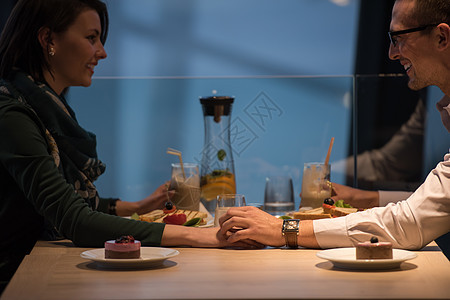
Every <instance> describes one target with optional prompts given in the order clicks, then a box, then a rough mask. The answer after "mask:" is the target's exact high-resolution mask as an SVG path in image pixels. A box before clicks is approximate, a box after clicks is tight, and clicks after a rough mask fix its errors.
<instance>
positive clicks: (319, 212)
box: [294, 207, 331, 220]
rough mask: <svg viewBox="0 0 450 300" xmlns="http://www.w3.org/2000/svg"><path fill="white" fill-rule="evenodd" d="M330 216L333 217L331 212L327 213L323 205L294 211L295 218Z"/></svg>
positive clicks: (307, 218)
mask: <svg viewBox="0 0 450 300" xmlns="http://www.w3.org/2000/svg"><path fill="white" fill-rule="evenodd" d="M329 218H331V214H328V213H325V212H324V211H323V208H322V207H318V208H314V209H310V210H304V211H296V212H294V219H300V220H316V219H329Z"/></svg>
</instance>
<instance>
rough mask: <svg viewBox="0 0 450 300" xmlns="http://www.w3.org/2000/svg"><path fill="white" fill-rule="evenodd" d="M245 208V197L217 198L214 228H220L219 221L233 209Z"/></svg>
mask: <svg viewBox="0 0 450 300" xmlns="http://www.w3.org/2000/svg"><path fill="white" fill-rule="evenodd" d="M238 206H245V196H244V195H241V194H221V195H218V196H217V205H216V211H215V214H214V226H219V219H220V217H221V216H223V215H224V214H226V212H227V211H228V209H230V208H231V207H238Z"/></svg>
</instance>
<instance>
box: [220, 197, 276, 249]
mask: <svg viewBox="0 0 450 300" xmlns="http://www.w3.org/2000/svg"><path fill="white" fill-rule="evenodd" d="M219 223H220V225H221V229H220V232H219V233H220V234H221V235H222V236H223V237H224V238H225V239H226V240H227V241H228V242H230V243H237V242H240V241H241V242H243V241H247V242H248V241H250V240H253V241H255V242H257V243H260V244H264V245H268V246H273V247H280V246H283V245H284V244H285V240H284V237H283V235H282V233H281V230H282V226H283V220H281V219H278V218H276V217H274V216H271V215H269V214H268V213H266V212H264V211H262V210H261V209H259V208H256V207H252V206H244V207H232V208H230V209H229V210H228V212H227V213H226V214H225V215H223V216H222V217H221V218H220V220H219Z"/></svg>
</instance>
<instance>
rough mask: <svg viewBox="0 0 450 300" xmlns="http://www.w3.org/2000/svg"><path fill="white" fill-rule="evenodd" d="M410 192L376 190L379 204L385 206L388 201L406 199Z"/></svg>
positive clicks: (394, 201)
mask: <svg viewBox="0 0 450 300" xmlns="http://www.w3.org/2000/svg"><path fill="white" fill-rule="evenodd" d="M412 194H413V192H401V191H378V196H379V200H380V206H386V205H388V204H389V203H397V202H399V201H402V200H406V199H408V198H409V196H411V195H412Z"/></svg>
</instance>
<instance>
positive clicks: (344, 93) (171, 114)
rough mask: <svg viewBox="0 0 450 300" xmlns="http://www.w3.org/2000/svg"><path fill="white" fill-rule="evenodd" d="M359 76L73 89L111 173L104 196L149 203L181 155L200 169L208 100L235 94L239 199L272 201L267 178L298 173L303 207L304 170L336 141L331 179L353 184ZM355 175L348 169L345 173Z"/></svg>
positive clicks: (100, 83)
mask: <svg viewBox="0 0 450 300" xmlns="http://www.w3.org/2000/svg"><path fill="white" fill-rule="evenodd" d="M352 94H353V77H352V76H327V77H321V76H317V77H252V78H250V77H248V78H247V77H242V78H128V79H127V78H105V79H101V78H98V79H94V80H93V84H92V86H91V87H89V88H71V90H70V91H69V94H68V101H69V103H70V105H71V106H72V107H73V108H74V110H75V112H76V114H77V118H78V121H79V122H80V124H81V125H82V126H83V127H84V128H85V129H87V130H89V131H92V132H94V133H95V134H96V135H97V142H98V152H99V157H100V159H101V160H102V161H103V162H105V163H106V165H107V171H106V173H105V175H103V176H102V177H100V179H99V180H98V182H97V186H98V188H99V191H100V195H101V196H103V197H109V196H118V197H120V198H122V199H125V200H128V201H136V200H139V199H141V198H143V197H145V196H147V195H148V194H150V193H151V192H152V191H153V190H154V189H155V188H156V187H157V186H158V185H160V184H162V183H164V182H165V181H166V180H169V178H170V169H171V167H170V164H171V163H172V162H175V161H176V157H174V156H173V155H168V154H166V150H167V148H168V147H171V148H175V149H177V150H180V151H182V154H183V160H184V162H200V160H201V153H202V148H203V146H204V124H203V114H202V108H201V105H200V101H199V97H202V96H212V95H222V96H234V97H235V101H234V104H233V107H232V117H231V128H230V130H231V142H232V149H233V156H234V160H235V169H236V182H237V192H238V193H242V194H245V195H246V196H247V202H249V203H250V202H251V203H263V199H264V185H265V179H266V177H267V176H273V175H280V174H283V175H289V176H291V177H292V179H293V182H294V193H295V195H296V196H295V200H296V207H298V205H299V202H300V197H299V194H300V189H301V180H302V170H303V164H304V163H306V162H322V161H324V160H325V157H326V154H327V150H328V146H329V143H330V139H331V137H334V138H335V142H334V146H333V151H332V153H331V159H330V161H331V165H332V166H331V179H332V181H334V182H338V183H345V174H344V173H343V170H339V169H337V168H334V167H333V162H334V161H339V160H343V159H345V158H346V157H347V156H348V153H349V145H350V132H351V124H350V122H351V114H352V110H351V107H352ZM344 171H345V170H344Z"/></svg>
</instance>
